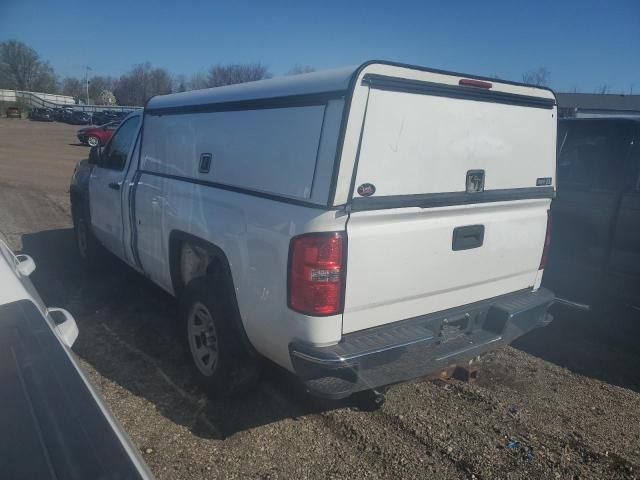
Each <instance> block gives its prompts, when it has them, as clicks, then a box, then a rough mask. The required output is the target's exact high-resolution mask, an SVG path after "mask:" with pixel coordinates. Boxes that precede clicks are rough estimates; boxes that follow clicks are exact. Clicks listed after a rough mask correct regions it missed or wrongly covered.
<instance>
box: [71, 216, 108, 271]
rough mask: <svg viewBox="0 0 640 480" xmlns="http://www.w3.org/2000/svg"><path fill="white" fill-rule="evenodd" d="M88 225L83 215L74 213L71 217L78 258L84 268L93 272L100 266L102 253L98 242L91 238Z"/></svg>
mask: <svg viewBox="0 0 640 480" xmlns="http://www.w3.org/2000/svg"><path fill="white" fill-rule="evenodd" d="M89 225H90V223H89V221H88V219H87V216H86V215H85V214H83V213H76V214H74V215H73V232H74V237H75V241H76V250H77V252H78V256H79V257H80V260H81V262H82V264H83V266H84V267H85V268H87V269H88V270H93V269H95V268H96V267H97V266H98V265H100V261H101V260H102V258H103V255H104V252H103V251H102V248H101V247H100V243H98V240H96V238H95V237H94V236H93V233H92V232H91V227H90V226H89Z"/></svg>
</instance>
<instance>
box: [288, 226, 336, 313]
mask: <svg viewBox="0 0 640 480" xmlns="http://www.w3.org/2000/svg"><path fill="white" fill-rule="evenodd" d="M345 245H346V239H345V237H344V235H343V233H342V232H331V233H311V234H306V235H300V236H299V237H294V238H293V239H292V240H291V244H290V246H289V302H288V303H289V308H291V309H292V310H295V311H297V312H300V313H304V314H306V315H313V316H323V315H335V314H338V313H341V312H342V308H343V305H342V296H343V287H344V265H343V261H344V256H345V255H344V254H345V251H344V250H345Z"/></svg>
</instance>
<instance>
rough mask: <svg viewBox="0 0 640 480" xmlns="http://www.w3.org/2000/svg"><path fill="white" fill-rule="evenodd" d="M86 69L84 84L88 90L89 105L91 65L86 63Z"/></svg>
mask: <svg viewBox="0 0 640 480" xmlns="http://www.w3.org/2000/svg"><path fill="white" fill-rule="evenodd" d="M84 69H85V70H84V85H85V87H86V90H87V105H89V70H91V67H90V66H89V65H85V66H84Z"/></svg>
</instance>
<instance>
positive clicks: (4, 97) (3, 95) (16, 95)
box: [0, 89, 76, 106]
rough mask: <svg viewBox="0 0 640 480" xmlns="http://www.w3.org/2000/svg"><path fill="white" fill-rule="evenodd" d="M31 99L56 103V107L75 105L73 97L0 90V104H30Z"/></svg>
mask: <svg viewBox="0 0 640 480" xmlns="http://www.w3.org/2000/svg"><path fill="white" fill-rule="evenodd" d="M33 97H35V98H37V99H40V100H42V101H45V102H51V103H56V104H58V105H75V103H76V102H75V100H74V99H73V97H69V96H67V95H53V94H51V93H38V92H23V91H21V90H2V89H0V102H18V101H23V102H26V103H30V100H31V98H33ZM34 106H35V105H34ZM38 106H40V105H38Z"/></svg>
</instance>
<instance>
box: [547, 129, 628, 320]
mask: <svg viewBox="0 0 640 480" xmlns="http://www.w3.org/2000/svg"><path fill="white" fill-rule="evenodd" d="M551 212H552V214H553V226H554V236H553V241H552V244H551V250H550V256H551V257H550V260H549V269H548V271H547V273H546V274H545V284H546V285H549V286H552V287H553V288H554V289H555V290H556V291H557V293H558V296H559V297H561V300H560V301H561V302H563V303H566V304H569V305H572V306H577V307H579V308H587V307H589V306H592V305H594V304H598V303H602V302H603V301H607V300H611V299H614V300H616V301H618V302H620V301H621V302H623V303H627V304H631V305H636V306H640V119H636V120H634V119H629V118H627V119H624V118H599V119H589V118H584V119H571V120H561V121H560V125H559V129H558V193H557V197H556V199H555V200H554V201H553V204H552V207H551Z"/></svg>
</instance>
